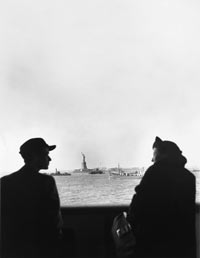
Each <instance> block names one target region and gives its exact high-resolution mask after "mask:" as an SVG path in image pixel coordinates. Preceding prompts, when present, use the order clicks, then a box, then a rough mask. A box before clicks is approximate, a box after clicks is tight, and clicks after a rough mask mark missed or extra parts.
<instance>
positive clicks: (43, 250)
mask: <svg viewBox="0 0 200 258" xmlns="http://www.w3.org/2000/svg"><path fill="white" fill-rule="evenodd" d="M61 227H62V219H61V213H60V201H59V196H58V191H57V188H56V184H55V180H54V178H53V177H52V176H49V175H45V174H41V173H33V172H31V171H29V170H28V169H27V168H26V167H23V168H22V169H20V170H19V171H17V172H15V173H12V174H10V175H8V176H5V177H2V178H1V233H2V250H3V254H4V257H29V256H30V257H40V256H41V257H42V256H50V254H53V252H54V251H55V249H54V247H55V246H56V243H57V241H58V239H59V237H60V233H61Z"/></svg>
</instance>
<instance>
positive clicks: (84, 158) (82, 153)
mask: <svg viewBox="0 0 200 258" xmlns="http://www.w3.org/2000/svg"><path fill="white" fill-rule="evenodd" d="M81 154H82V156H83V161H85V154H84V153H83V152H81Z"/></svg>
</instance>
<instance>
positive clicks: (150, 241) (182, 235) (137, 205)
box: [128, 137, 196, 258]
mask: <svg viewBox="0 0 200 258" xmlns="http://www.w3.org/2000/svg"><path fill="white" fill-rule="evenodd" d="M152 161H153V163H154V164H153V165H152V166H150V167H149V168H148V169H147V171H146V172H145V174H144V176H143V178H142V180H141V182H140V184H139V185H138V186H136V188H135V194H134V196H133V199H132V202H131V205H130V210H129V214H128V220H129V222H130V224H131V225H132V228H133V231H134V233H135V235H136V254H135V257H145V258H147V257H159V258H160V257H173V258H178V257H187V258H188V257H193V258H194V257H195V251H196V246H195V192H196V190H195V187H196V186H195V176H194V175H193V174H192V173H191V172H190V171H188V170H187V169H186V168H185V167H184V166H185V164H186V162H187V160H186V158H185V157H184V156H182V152H181V150H180V149H179V147H178V146H177V145H176V144H175V143H173V142H171V141H162V140H161V139H160V138H159V137H156V139H155V142H154V144H153V159H152Z"/></svg>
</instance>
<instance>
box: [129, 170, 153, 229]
mask: <svg viewBox="0 0 200 258" xmlns="http://www.w3.org/2000/svg"><path fill="white" fill-rule="evenodd" d="M153 174H154V171H153V168H152V167H150V168H148V169H147V171H146V172H145V175H144V176H143V178H142V180H141V182H140V184H139V185H137V186H136V187H135V194H134V195H133V198H132V201H131V204H130V206H129V210H128V220H129V222H130V223H131V225H132V227H133V228H135V227H136V226H138V225H139V224H140V221H141V220H143V218H144V216H146V215H147V214H146V212H147V211H148V210H149V209H148V207H151V209H152V208H153V206H154V205H153V203H154V201H155V198H154V196H155V195H156V187H155V182H154V175H153ZM135 230H137V229H136V228H135Z"/></svg>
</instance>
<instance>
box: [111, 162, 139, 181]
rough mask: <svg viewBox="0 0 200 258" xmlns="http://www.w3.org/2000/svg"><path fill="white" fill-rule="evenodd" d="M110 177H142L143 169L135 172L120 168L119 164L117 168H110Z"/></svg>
mask: <svg viewBox="0 0 200 258" xmlns="http://www.w3.org/2000/svg"><path fill="white" fill-rule="evenodd" d="M109 176H110V177H131V178H141V177H142V176H143V175H142V173H141V171H139V170H135V171H133V172H127V171H124V170H123V169H121V168H120V166H119V164H118V167H117V168H114V169H110V171H109Z"/></svg>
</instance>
